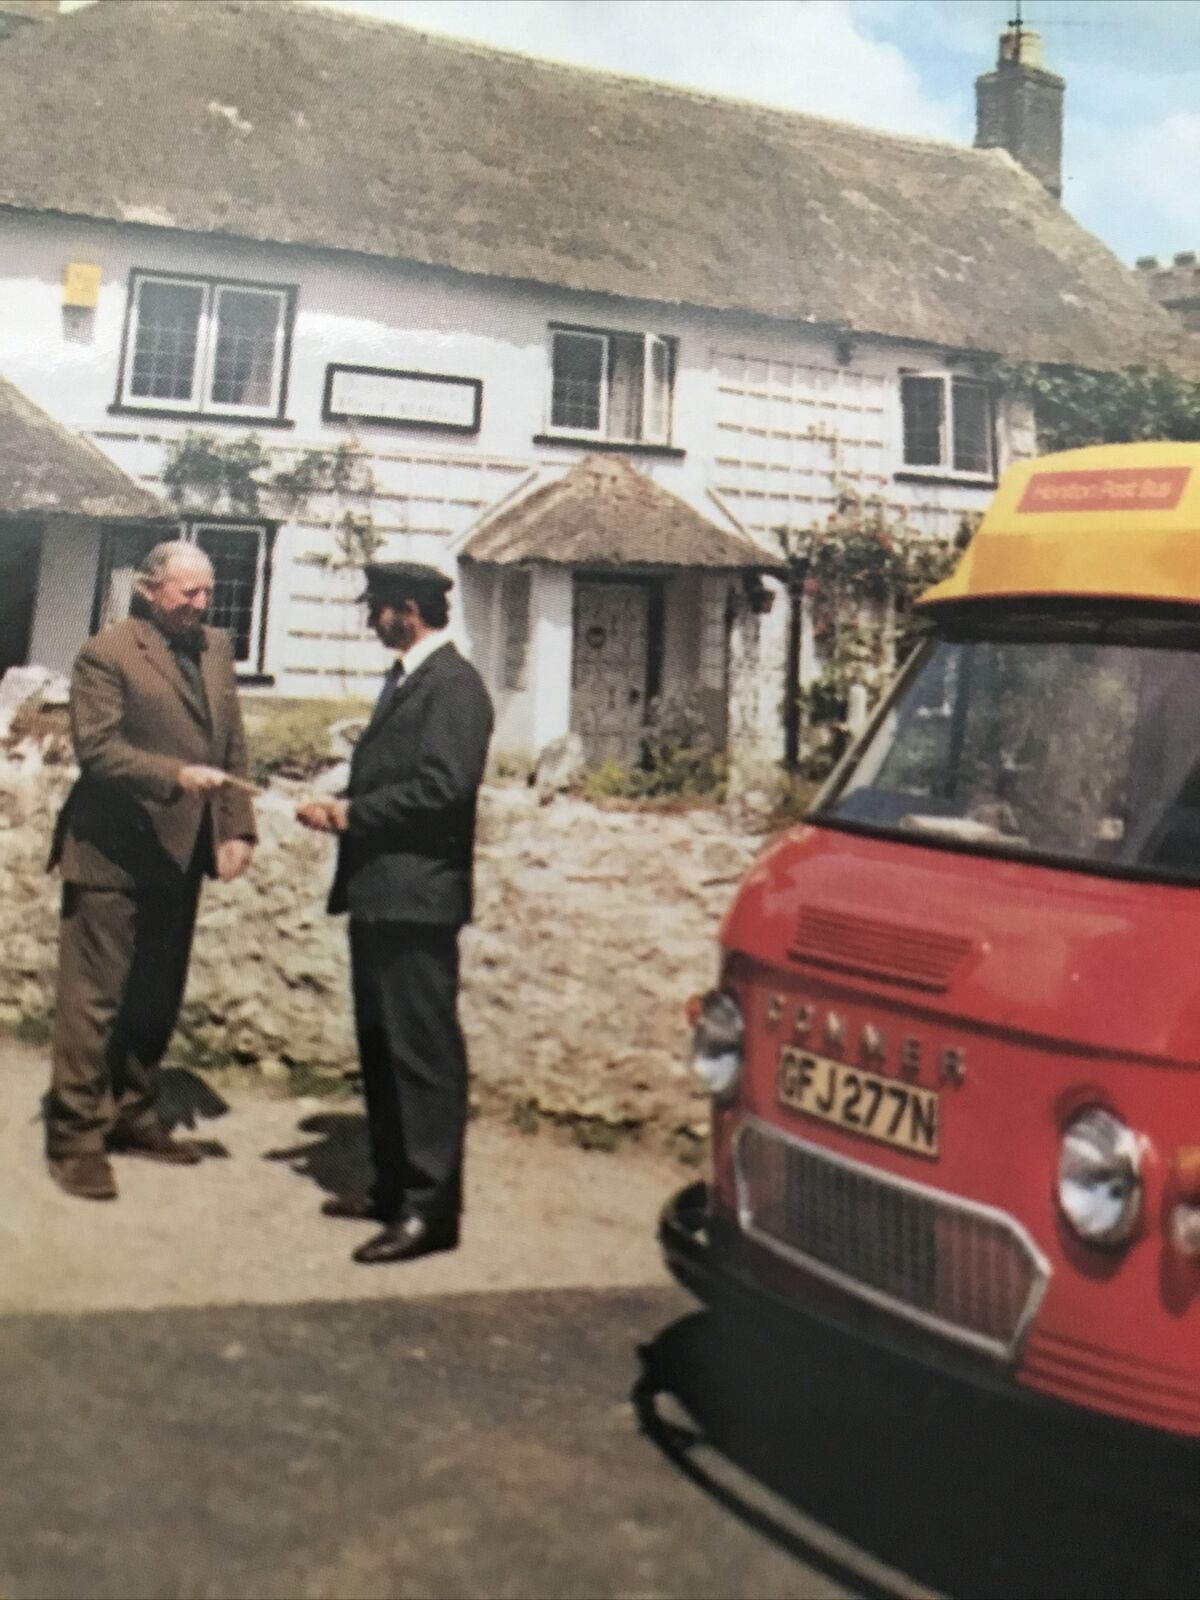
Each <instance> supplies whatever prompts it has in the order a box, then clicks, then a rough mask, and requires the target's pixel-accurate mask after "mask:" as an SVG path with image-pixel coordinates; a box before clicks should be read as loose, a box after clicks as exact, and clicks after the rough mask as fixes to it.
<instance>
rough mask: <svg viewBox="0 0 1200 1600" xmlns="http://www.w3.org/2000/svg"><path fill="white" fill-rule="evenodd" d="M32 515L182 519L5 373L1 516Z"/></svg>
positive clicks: (0, 411)
mask: <svg viewBox="0 0 1200 1600" xmlns="http://www.w3.org/2000/svg"><path fill="white" fill-rule="evenodd" d="M30 516H35V517H42V516H62V517H97V518H101V519H103V520H104V521H108V522H112V521H118V522H119V521H125V520H137V521H142V520H146V519H149V520H152V521H154V522H177V521H178V520H179V519H178V517H177V516H176V515H175V513H174V512H173V511H172V510H171V509H170V507H169V506H168V505H167V504H166V502H165V501H162V500H159V499H158V498H157V497H156V496H155V495H152V494H151V493H150V492H149V491H148V490H146V489H143V488H141V486H140V485H139V484H136V483H134V481H133V479H132V478H127V477H126V476H125V474H124V473H123V472H122V471H121V470H120V468H119V467H116V466H114V465H113V463H112V462H111V461H110V460H109V459H108V457H107V456H106V455H104V454H103V453H102V452H101V451H100V450H98V449H97V448H96V446H95V445H94V444H91V443H90V442H89V441H88V440H86V439H81V438H80V437H79V436H78V435H77V434H74V433H71V432H70V431H69V430H68V429H67V428H64V427H63V426H62V425H61V423H58V422H55V420H54V418H53V417H50V416H47V415H46V413H45V412H44V411H43V410H41V408H40V407H38V406H35V405H34V403H33V401H32V400H29V399H27V398H26V397H25V395H23V394H22V393H21V391H20V390H19V389H17V388H15V387H14V386H13V385H12V384H11V383H9V382H7V381H6V380H5V379H4V378H0V518H5V517H30Z"/></svg>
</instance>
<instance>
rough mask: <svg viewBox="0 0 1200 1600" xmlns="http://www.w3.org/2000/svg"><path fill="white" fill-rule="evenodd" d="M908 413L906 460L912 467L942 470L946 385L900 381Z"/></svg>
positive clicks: (931, 381)
mask: <svg viewBox="0 0 1200 1600" xmlns="http://www.w3.org/2000/svg"><path fill="white" fill-rule="evenodd" d="M900 398H901V405H902V408H903V412H904V460H905V462H906V464H907V465H908V466H910V467H940V466H941V465H942V464H943V460H944V456H943V453H942V437H943V432H944V422H945V385H944V384H943V382H942V380H941V378H915V377H906V378H902V379H901V380H900Z"/></svg>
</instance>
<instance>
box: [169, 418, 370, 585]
mask: <svg viewBox="0 0 1200 1600" xmlns="http://www.w3.org/2000/svg"><path fill="white" fill-rule="evenodd" d="M270 468H271V460H270V457H269V455H268V454H267V452H266V450H265V449H264V448H263V445H262V441H261V440H260V439H259V437H258V435H257V434H255V433H248V434H246V435H244V436H243V437H242V438H240V439H221V438H219V437H218V436H217V435H216V434H212V433H202V432H198V431H196V430H195V429H191V428H189V429H188V431H187V432H186V433H185V434H184V435H183V437H182V439H173V440H171V441H170V443H169V444H168V445H167V448H166V459H165V463H164V466H163V474H162V479H163V486H164V487H165V489H166V491H167V494H168V495H169V496H170V499H171V503H172V504H173V505H175V506H177V507H179V509H180V510H181V511H195V510H200V511H202V512H204V513H205V514H207V515H213V514H214V513H222V514H225V515H232V516H243V517H261V516H278V517H280V518H281V519H283V520H288V519H291V518H295V517H298V516H303V515H305V514H306V513H309V512H311V511H312V508H313V507H314V505H315V504H316V503H317V502H322V501H323V502H325V504H326V505H327V507H328V508H329V512H330V526H331V527H332V529H333V535H334V553H333V554H332V555H326V554H324V553H320V554H317V555H311V556H309V557H308V558H307V559H308V561H309V562H310V563H312V564H314V565H319V566H337V567H361V566H363V565H364V564H365V563H366V562H368V561H370V560H371V558H372V556H374V555H375V553H376V551H377V550H378V549H379V547H380V545H381V544H382V543H383V540H382V537H381V536H380V534H379V533H378V532H377V531H376V528H375V522H374V518H373V516H372V514H371V511H370V502H371V498H372V496H373V494H374V492H375V478H374V474H373V473H372V471H371V467H370V463H369V462H368V460H367V459H366V456H365V453H364V451H363V449H362V446H361V445H360V444H359V443H358V441H357V440H355V439H349V440H344V441H343V442H342V443H341V444H338V445H335V446H333V447H332V448H331V449H328V450H321V449H315V450H304V451H302V452H301V454H300V455H299V456H298V457H297V459H296V460H295V462H294V463H293V464H292V465H291V466H290V467H284V468H282V469H280V470H277V471H275V472H272V471H271V470H270Z"/></svg>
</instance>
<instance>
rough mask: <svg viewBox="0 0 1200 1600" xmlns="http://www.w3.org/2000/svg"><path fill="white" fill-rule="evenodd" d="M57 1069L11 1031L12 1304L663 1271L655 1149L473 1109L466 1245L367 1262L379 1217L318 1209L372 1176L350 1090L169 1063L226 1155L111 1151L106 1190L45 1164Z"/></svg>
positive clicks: (226, 1300)
mask: <svg viewBox="0 0 1200 1600" xmlns="http://www.w3.org/2000/svg"><path fill="white" fill-rule="evenodd" d="M46 1077H47V1066H46V1059H45V1052H44V1051H40V1050H33V1049H30V1048H28V1047H25V1046H22V1045H19V1044H15V1043H13V1042H11V1041H7V1040H6V1041H3V1042H0V1141H2V1148H3V1161H2V1162H0V1313H12V1312H22V1311H24V1312H28V1311H60V1312H70V1311H83V1310H93V1309H95V1310H98V1309H107V1310H116V1309H122V1308H130V1309H132V1308H140V1309H151V1308H156V1307H167V1306H217V1305H238V1304H246V1305H255V1304H259V1305H279V1304H289V1303H290V1304H294V1303H298V1302H303V1301H331V1300H339V1301H344V1300H355V1299H380V1298H385V1297H392V1296H403V1297H406V1298H407V1297H410V1296H413V1297H418V1296H427V1295H446V1294H458V1293H469V1292H476V1291H481V1290H492V1291H495V1290H500V1291H511V1290H519V1289H534V1288H536V1289H568V1288H582V1287H586V1288H633V1287H638V1286H643V1285H649V1286H654V1285H659V1286H661V1285H664V1284H665V1283H666V1282H667V1276H666V1273H665V1271H664V1269H663V1267H662V1265H661V1261H660V1259H659V1253H658V1247H657V1245H656V1243H655V1223H656V1218H657V1213H658V1209H659V1207H660V1206H661V1204H662V1202H663V1201H664V1200H665V1198H666V1197H667V1195H668V1194H669V1193H670V1192H671V1191H672V1189H673V1188H675V1187H678V1186H679V1184H681V1183H682V1182H684V1181H685V1180H686V1178H687V1176H688V1174H687V1172H686V1170H685V1169H683V1168H681V1167H679V1166H678V1165H676V1164H674V1163H672V1162H671V1161H669V1160H667V1159H666V1158H664V1157H661V1156H655V1155H652V1154H650V1153H648V1152H641V1151H638V1150H626V1151H623V1152H622V1153H621V1154H619V1155H608V1154H604V1153H602V1152H588V1151H583V1150H580V1149H577V1148H575V1147H574V1146H571V1145H567V1144H564V1143H560V1142H558V1140H557V1139H556V1138H555V1137H554V1136H553V1135H552V1134H549V1133H547V1132H542V1133H539V1134H536V1135H523V1134H521V1133H518V1132H517V1131H515V1130H514V1129H510V1128H508V1127H505V1126H500V1125H495V1124H489V1123H486V1122H478V1123H475V1124H473V1125H472V1127H471V1129H470V1133H469V1137H468V1161H467V1206H466V1216H465V1228H464V1239H463V1245H462V1247H461V1248H460V1249H459V1250H458V1251H457V1252H456V1253H454V1254H452V1255H442V1256H434V1257H431V1258H430V1259H429V1260H428V1261H419V1262H413V1263H411V1264H409V1265H405V1266H398V1267H378V1268H374V1269H370V1268H364V1267H360V1266H357V1265H356V1264H355V1263H353V1262H352V1261H351V1260H350V1259H349V1255H350V1251H351V1249H352V1248H353V1247H354V1245H355V1244H357V1243H358V1242H359V1241H360V1240H362V1239H363V1238H365V1237H366V1236H367V1234H368V1233H369V1232H370V1227H369V1225H367V1224H364V1225H361V1226H360V1225H358V1224H354V1223H348V1222H334V1221H330V1220H328V1219H325V1218H323V1217H321V1216H319V1215H318V1207H319V1205H320V1202H321V1199H322V1197H323V1195H324V1193H325V1192H327V1191H329V1190H332V1189H334V1188H336V1187H338V1186H340V1185H355V1184H357V1183H360V1182H361V1181H362V1178H363V1173H364V1152H365V1142H364V1124H363V1119H362V1115H361V1111H360V1108H359V1104H358V1102H357V1101H356V1100H338V1101H332V1102H331V1101H329V1100H324V1099H322V1100H313V1099H301V1100H296V1099H291V1098H278V1099H277V1098H272V1097H270V1096H269V1095H268V1094H267V1093H266V1092H265V1091H264V1090H262V1089H260V1088H256V1087H254V1086H252V1085H248V1084H245V1083H235V1084H233V1085H226V1084H222V1085H221V1087H220V1089H219V1090H213V1089H212V1088H210V1087H209V1086H208V1085H204V1084H201V1083H200V1081H199V1080H198V1079H196V1078H194V1077H193V1076H191V1075H190V1074H183V1073H180V1072H172V1073H169V1074H168V1083H167V1088H168V1091H169V1093H168V1102H169V1103H170V1104H172V1105H173V1106H175V1107H176V1108H177V1109H178V1111H179V1112H182V1113H184V1114H185V1124H186V1122H187V1121H188V1120H191V1121H193V1122H194V1125H195V1126H194V1136H195V1137H199V1138H202V1139H206V1140H212V1141H214V1143H217V1142H219V1145H220V1147H222V1149H223V1150H224V1151H227V1152H228V1154H227V1155H223V1156H218V1155H214V1156H213V1157H212V1159H209V1160H206V1161H205V1162H204V1163H203V1165H202V1166H199V1167H190V1168H174V1167H165V1166H160V1165H158V1164H156V1163H153V1162H147V1161H142V1160H137V1159H133V1158H129V1157H125V1158H117V1161H116V1168H117V1181H118V1183H119V1185H120V1188H121V1197H120V1199H119V1200H118V1201H117V1202H115V1203H104V1204H99V1203H96V1202H89V1201H82V1200H75V1199H72V1198H70V1197H69V1196H67V1195H65V1194H63V1193H62V1192H61V1191H60V1190H59V1189H58V1188H57V1186H56V1185H55V1184H54V1183H53V1182H52V1181H51V1180H50V1178H49V1176H48V1175H47V1173H46V1169H45V1166H44V1163H43V1160H42V1129H41V1121H40V1116H39V1099H40V1096H41V1094H42V1091H43V1089H44V1087H45V1083H46ZM222 1101H224V1102H225V1103H226V1105H227V1109H224V1110H222V1108H221V1107H222ZM197 1107H199V1108H200V1111H201V1112H203V1111H207V1112H209V1113H211V1112H214V1111H216V1112H218V1113H219V1114H218V1115H216V1116H205V1115H203V1114H198V1112H197Z"/></svg>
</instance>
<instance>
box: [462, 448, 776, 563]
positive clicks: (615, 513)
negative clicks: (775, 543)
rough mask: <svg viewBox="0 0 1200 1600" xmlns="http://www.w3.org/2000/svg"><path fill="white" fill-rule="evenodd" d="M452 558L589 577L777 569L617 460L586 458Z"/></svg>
mask: <svg viewBox="0 0 1200 1600" xmlns="http://www.w3.org/2000/svg"><path fill="white" fill-rule="evenodd" d="M459 557H460V559H461V560H463V561H478V562H491V563H493V564H495V565H497V566H519V565H523V564H527V563H532V562H548V563H551V564H552V565H555V566H568V567H578V568H586V569H589V570H595V571H618V570H620V571H629V570H630V569H639V568H640V569H643V570H645V569H658V570H663V569H671V568H685V567H698V568H707V569H708V570H709V571H726V572H730V571H733V572H736V571H747V570H755V571H760V572H761V571H776V570H778V569H779V567H780V562H779V561H778V559H773V558H772V557H771V556H770V555H769V554H768V553H767V552H766V551H765V550H763V549H762V548H761V546H760V545H758V544H756V543H755V542H754V540H753V539H751V538H750V537H749V536H748V535H746V534H744V533H739V532H737V531H735V530H734V529H732V528H730V529H725V528H720V527H718V526H717V524H716V523H714V522H710V521H709V520H708V519H707V518H706V517H703V516H701V515H700V513H699V512H698V511H696V510H695V509H694V508H693V507H692V506H690V505H688V503H687V501H686V500H681V499H680V498H679V496H678V495H675V494H671V493H670V492H669V491H668V490H666V489H664V488H662V487H661V486H660V485H659V484H657V483H655V482H654V480H653V479H652V478H648V477H647V476H646V475H645V473H642V472H638V471H637V469H636V468H635V467H634V466H633V464H632V462H630V461H629V460H627V459H626V457H624V456H621V455H590V456H585V457H584V458H583V460H582V461H579V462H577V463H576V464H575V466H573V467H572V468H571V469H570V471H569V472H566V473H564V475H563V476H562V477H561V478H556V479H555V480H554V482H552V483H546V484H542V485H540V486H539V487H538V488H535V489H534V490H532V491H531V492H530V493H529V494H527V495H526V496H525V497H524V499H522V500H519V501H518V502H517V503H516V504H515V505H510V506H504V507H502V508H501V509H500V510H499V511H497V512H496V513H495V514H494V515H492V516H490V517H488V518H486V519H485V520H484V522H483V523H482V524H481V526H480V527H479V528H477V529H476V531H475V532H474V533H473V534H472V535H471V537H470V538H469V539H468V540H467V541H466V543H465V544H464V545H463V547H462V549H461V550H460V552H459Z"/></svg>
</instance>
